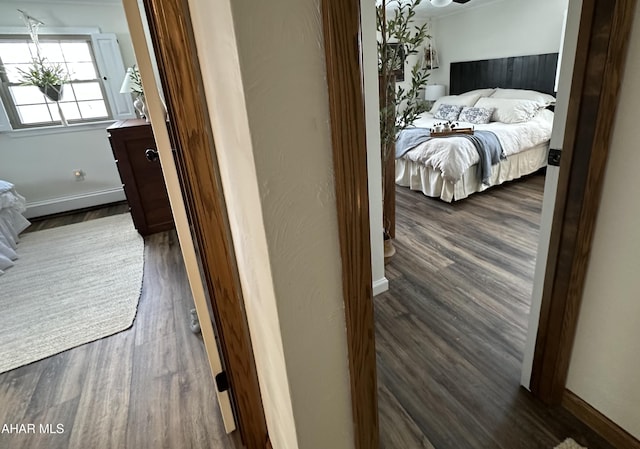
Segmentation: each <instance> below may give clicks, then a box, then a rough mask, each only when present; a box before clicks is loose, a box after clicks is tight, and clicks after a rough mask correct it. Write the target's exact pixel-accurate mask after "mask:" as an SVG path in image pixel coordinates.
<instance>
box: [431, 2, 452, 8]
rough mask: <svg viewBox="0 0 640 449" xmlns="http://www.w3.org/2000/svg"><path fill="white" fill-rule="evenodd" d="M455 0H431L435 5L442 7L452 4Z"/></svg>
mask: <svg viewBox="0 0 640 449" xmlns="http://www.w3.org/2000/svg"><path fill="white" fill-rule="evenodd" d="M451 2H453V0H431V4H432V5H433V6H437V7H441V6H447V5H450V4H451Z"/></svg>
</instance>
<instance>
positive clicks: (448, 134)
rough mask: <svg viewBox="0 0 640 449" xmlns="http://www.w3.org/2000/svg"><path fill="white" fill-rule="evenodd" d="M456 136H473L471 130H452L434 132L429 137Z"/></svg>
mask: <svg viewBox="0 0 640 449" xmlns="http://www.w3.org/2000/svg"><path fill="white" fill-rule="evenodd" d="M456 134H473V128H454V129H452V130H451V131H442V132H439V133H437V132H435V131H431V137H447V136H455V135H456Z"/></svg>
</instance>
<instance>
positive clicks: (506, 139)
mask: <svg viewBox="0 0 640 449" xmlns="http://www.w3.org/2000/svg"><path fill="white" fill-rule="evenodd" d="M441 121H442V120H439V119H434V118H433V115H431V114H429V113H425V114H423V115H422V116H421V117H419V118H418V119H417V120H416V121H415V122H414V123H413V124H414V125H415V126H416V127H418V128H431V127H432V126H433V125H434V123H436V122H441ZM458 123H459V127H461V128H466V127H472V126H473V127H474V128H475V129H477V130H487V131H492V132H494V133H495V135H496V136H497V137H498V139H499V140H500V143H501V144H502V148H503V150H504V154H505V156H509V155H512V154H515V153H519V152H521V151H525V150H527V149H529V148H532V147H534V146H536V145H539V144H541V143H543V142H546V141H548V140H549V139H551V129H552V127H553V112H551V111H549V110H548V109H543V110H540V111H539V112H538V113H537V114H536V116H535V117H534V118H533V119H532V120H530V121H528V122H523V123H516V124H506V123H499V122H491V123H489V124H487V125H472V124H469V123H465V122H458ZM404 158H405V159H409V160H411V161H413V162H418V163H420V164H423V165H425V166H430V167H432V168H434V169H436V170H439V171H440V172H441V173H442V177H443V178H444V179H446V180H447V181H451V182H457V181H458V180H460V179H461V178H462V176H463V174H464V173H465V172H466V171H467V170H468V169H469V168H470V167H471V166H472V165H475V164H477V163H478V162H479V161H480V158H479V157H478V152H477V151H476V149H475V147H474V145H473V143H471V141H469V140H468V139H466V138H464V137H455V136H454V137H446V138H442V139H431V140H429V141H427V142H424V143H422V144H420V145H418V146H417V147H415V148H414V149H412V150H410V151H408V152H407V153H406V154H405V155H404Z"/></svg>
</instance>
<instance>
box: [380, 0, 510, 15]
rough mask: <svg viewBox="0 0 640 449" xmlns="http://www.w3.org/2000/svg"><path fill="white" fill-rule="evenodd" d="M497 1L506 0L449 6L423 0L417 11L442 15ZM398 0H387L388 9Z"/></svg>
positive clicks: (473, 1)
mask: <svg viewBox="0 0 640 449" xmlns="http://www.w3.org/2000/svg"><path fill="white" fill-rule="evenodd" d="M399 1H401V2H402V3H404V4H406V3H409V2H410V0H399ZM496 1H504V0H470V1H469V2H467V3H466V4H464V5H461V4H459V3H451V4H450V5H448V6H443V7H436V6H433V5H432V4H431V2H430V1H429V0H422V2H421V3H420V5H418V6H417V7H416V13H417V14H419V15H420V16H427V17H441V16H447V15H449V14H455V13H458V12H461V11H464V10H465V9H470V8H475V7H477V6H484V5H486V4H488V3H494V2H496ZM397 2H398V0H387V9H396V8H397V6H396V5H397ZM381 3H382V0H376V4H377V5H379V4H381Z"/></svg>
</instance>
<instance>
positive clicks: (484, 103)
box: [475, 97, 540, 123]
mask: <svg viewBox="0 0 640 449" xmlns="http://www.w3.org/2000/svg"><path fill="white" fill-rule="evenodd" d="M475 107H477V108H487V109H490V108H494V109H495V110H494V111H493V115H492V116H491V120H492V121H494V122H502V123H522V122H527V121H529V120H531V119H532V118H533V117H534V116H535V115H536V112H538V109H540V106H539V104H538V103H536V102H535V101H531V100H515V99H511V98H493V97H487V98H481V99H479V100H478V102H477V103H476V105H475Z"/></svg>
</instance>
